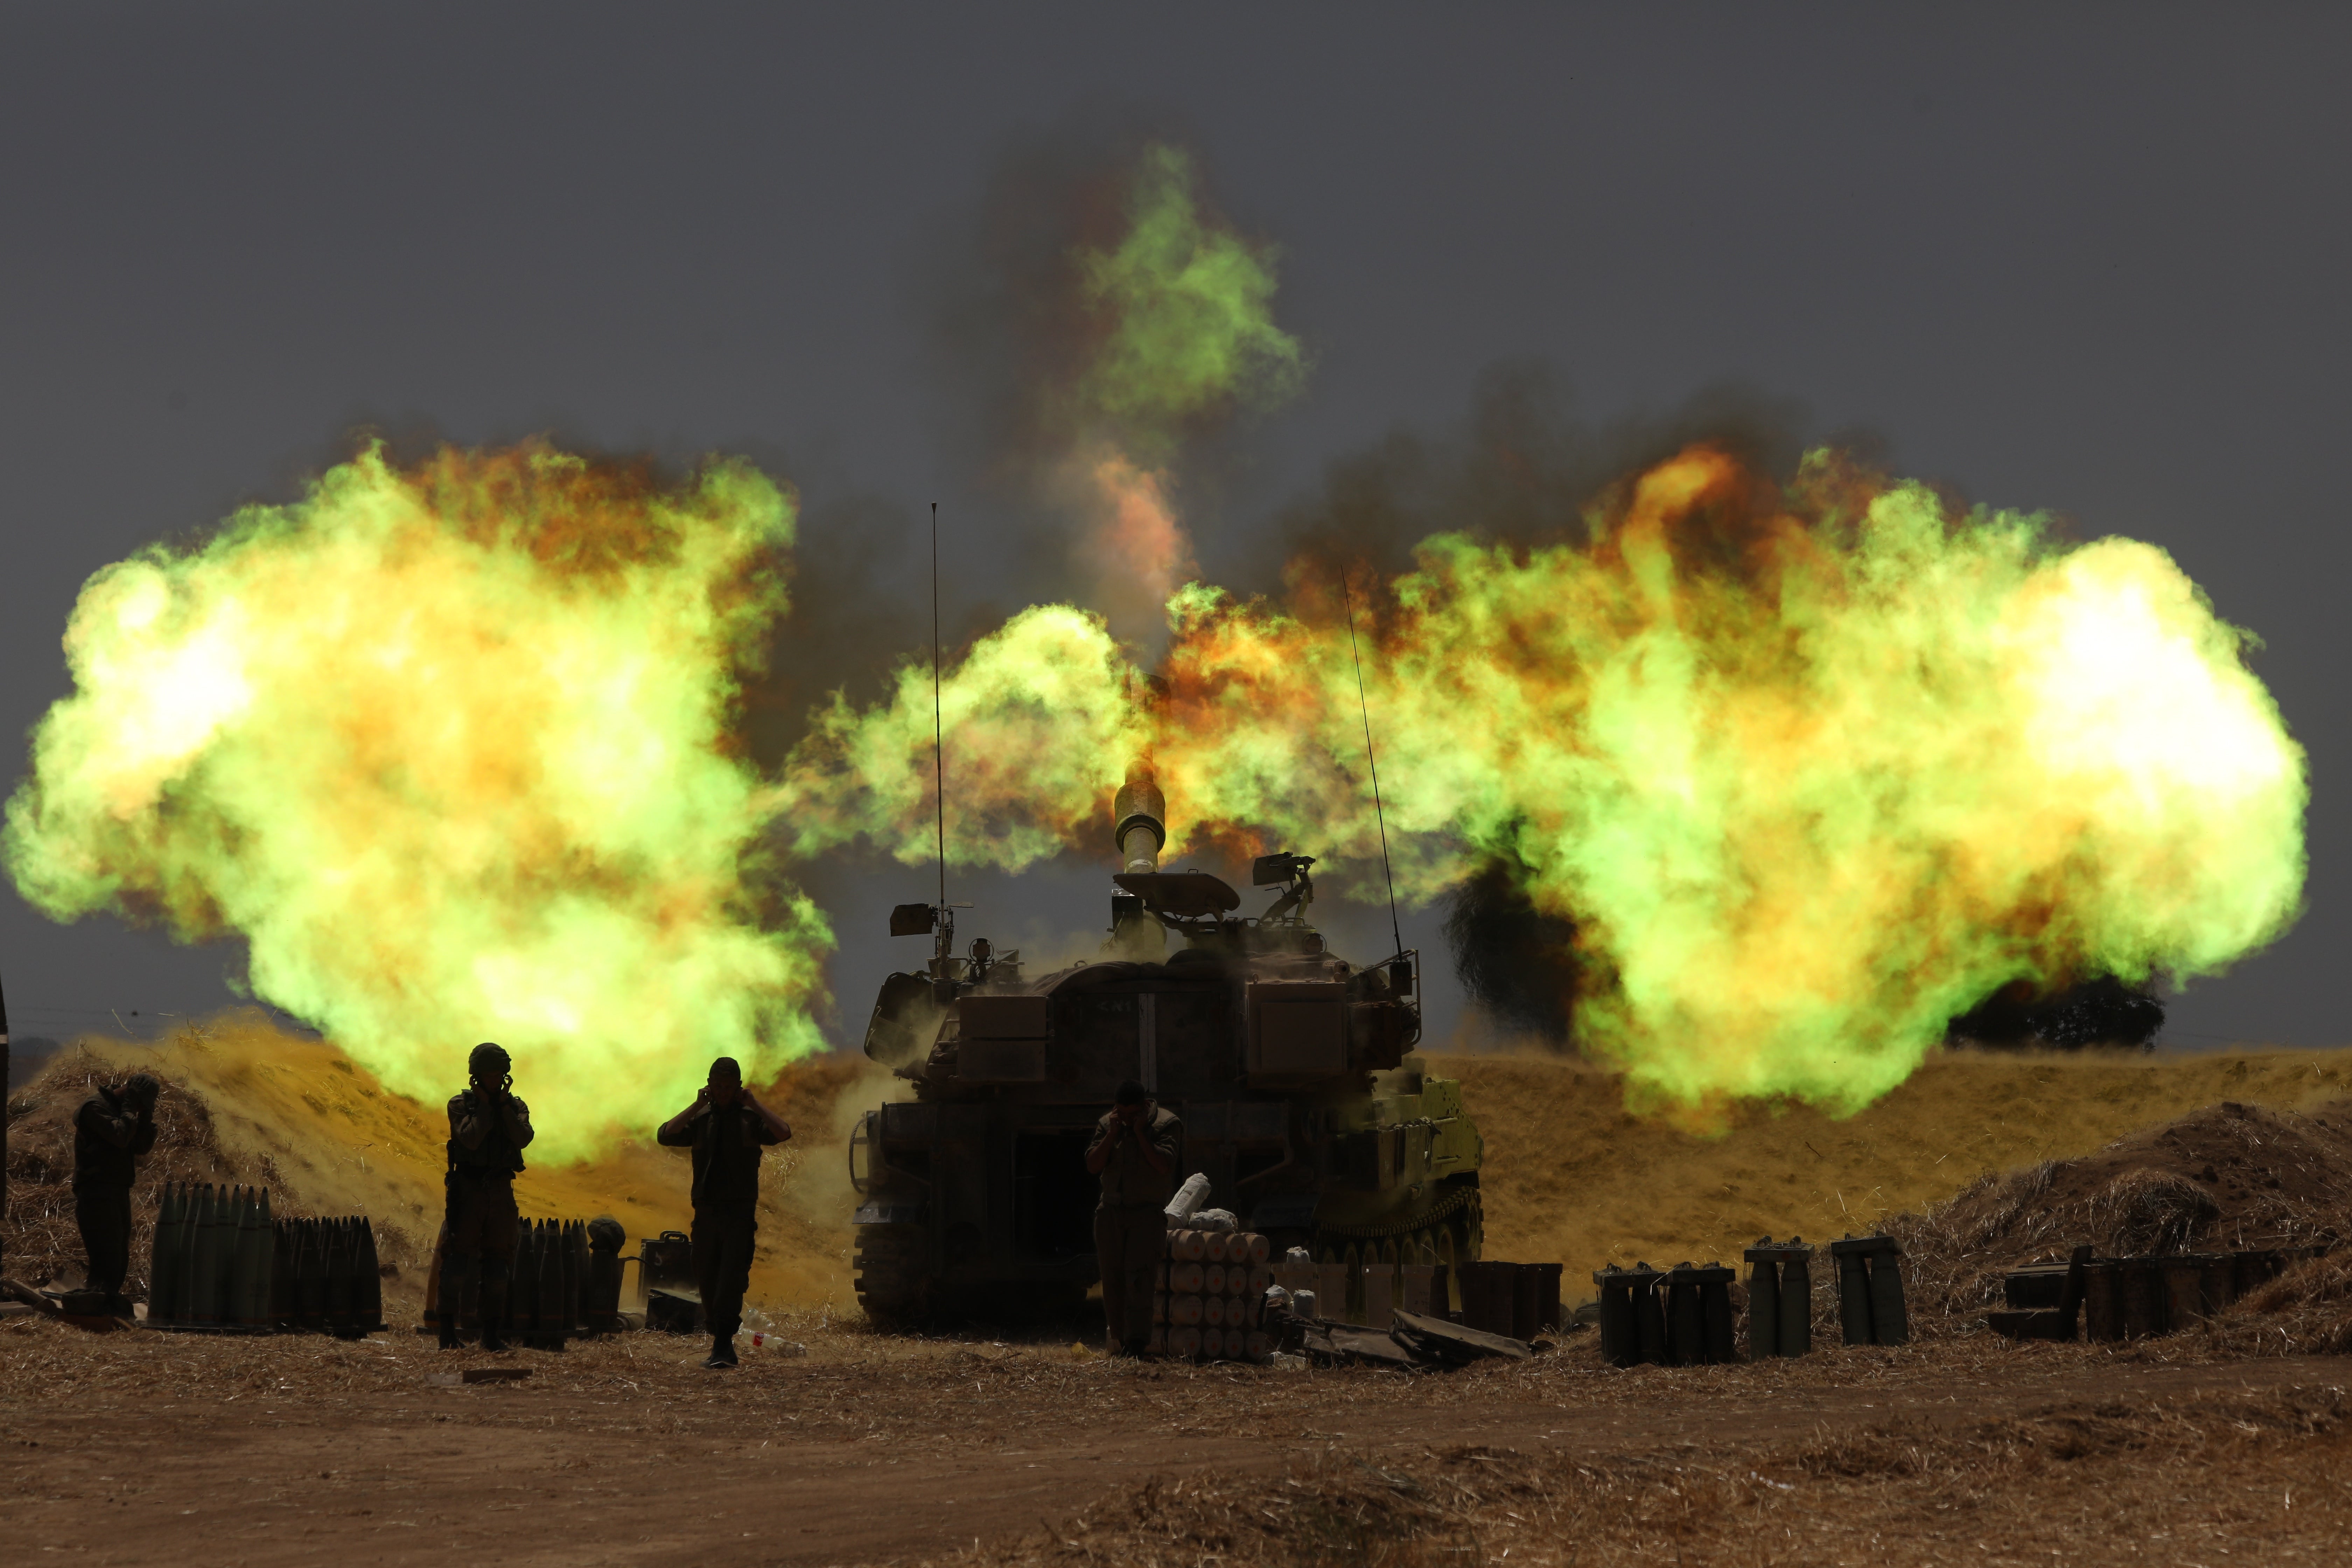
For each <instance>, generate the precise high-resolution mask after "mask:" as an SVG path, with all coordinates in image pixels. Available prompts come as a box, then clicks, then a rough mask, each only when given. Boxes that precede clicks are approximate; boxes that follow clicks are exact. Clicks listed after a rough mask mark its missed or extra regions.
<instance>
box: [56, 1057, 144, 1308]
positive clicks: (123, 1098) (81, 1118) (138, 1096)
mask: <svg viewBox="0 0 2352 1568" xmlns="http://www.w3.org/2000/svg"><path fill="white" fill-rule="evenodd" d="M160 1087H161V1086H160V1085H158V1084H157V1083H156V1081H155V1080H154V1079H152V1078H150V1077H148V1076H147V1075H146V1074H145V1073H143V1072H142V1073H138V1074H135V1075H133V1076H132V1077H131V1079H130V1080H129V1081H127V1082H124V1083H120V1084H114V1085H109V1086H103V1087H101V1088H100V1089H99V1091H98V1092H97V1093H96V1094H93V1095H91V1096H90V1097H89V1099H88V1100H83V1101H82V1102H81V1109H80V1110H77V1111H75V1112H74V1173H73V1194H74V1220H75V1222H76V1223H77V1224H79V1226H80V1227H81V1245H82V1251H83V1253H84V1254H85V1255H86V1256H87V1257H88V1258H89V1269H88V1271H87V1272H85V1273H84V1275H83V1276H82V1282H83V1284H84V1286H85V1287H86V1288H88V1289H92V1290H103V1291H104V1292H106V1310H107V1311H108V1312H109V1313H110V1314H112V1315H113V1316H115V1317H118V1318H127V1317H129V1316H130V1315H131V1299H130V1298H129V1297H128V1296H126V1295H124V1294H123V1293H122V1283H123V1281H124V1280H125V1279H129V1278H130V1275H131V1183H132V1182H134V1181H136V1180H137V1179H138V1175H139V1166H140V1164H141V1163H142V1162H143V1161H144V1160H145V1159H146V1158H147V1154H148V1152H149V1151H150V1150H152V1149H153V1148H154V1147H155V1096H156V1093H157V1092H158V1090H159V1089H160Z"/></svg>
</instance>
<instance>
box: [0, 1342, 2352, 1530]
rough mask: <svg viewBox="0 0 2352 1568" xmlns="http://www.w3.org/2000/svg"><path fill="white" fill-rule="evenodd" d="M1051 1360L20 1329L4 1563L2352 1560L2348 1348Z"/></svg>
mask: <svg viewBox="0 0 2352 1568" xmlns="http://www.w3.org/2000/svg"><path fill="white" fill-rule="evenodd" d="M1074 1329H1075V1325H1073V1326H1070V1328H1069V1329H1066V1330H1064V1331H1055V1333H1054V1334H1053V1335H1052V1336H1051V1337H1046V1336H1044V1335H1039V1336H1035V1337H1033V1338H1032V1339H1030V1340H1029V1341H1027V1342H1007V1341H1003V1340H992V1339H989V1338H986V1337H982V1336H977V1335H971V1334H967V1335H964V1336H961V1337H957V1338H948V1337H942V1338H934V1339H925V1340H915V1339H894V1338H885V1337H882V1336H878V1335H876V1334H873V1333H871V1332H868V1331H865V1330H864V1329H863V1328H862V1327H859V1326H856V1325H854V1324H841V1323H837V1322H835V1321H830V1320H827V1319H824V1318H821V1317H812V1318H805V1319H799V1320H794V1321H790V1322H788V1323H787V1324H786V1325H785V1332H786V1333H787V1334H789V1335H791V1336H793V1338H795V1339H797V1340H799V1341H800V1342H802V1343H803V1344H804V1345H805V1346H806V1352H805V1353H804V1354H799V1355H779V1354H776V1353H772V1352H752V1353H750V1354H748V1355H747V1358H746V1362H745V1365H744V1366H743V1368H742V1369H741V1370H740V1371H739V1372H736V1373H709V1372H705V1371H703V1370H702V1369H701V1368H700V1367H699V1365H698V1355H699V1352H700V1349H701V1346H700V1345H699V1344H698V1343H696V1342H687V1341H681V1340H674V1339H670V1338H668V1337H667V1336H659V1335H651V1334H635V1335H628V1336H624V1337H621V1338H618V1339H614V1340H610V1341H604V1342H595V1343H590V1344H583V1345H577V1346H574V1347H573V1348H572V1349H571V1350H570V1351H567V1352H562V1353H552V1352H514V1353H511V1354H509V1355H507V1356H503V1357H500V1358H497V1364H501V1365H517V1366H525V1367H528V1368H530V1372H531V1376H530V1378H529V1380H528V1381H525V1382H523V1383H520V1384H504V1385H499V1384H486V1385H467V1384H462V1383H460V1382H458V1381H457V1373H458V1371H459V1369H461V1368H463V1367H466V1366H472V1365H483V1364H489V1358H485V1357H483V1356H481V1355H480V1354H479V1353H478V1352H450V1353H448V1354H443V1353H442V1352H437V1351H436V1350H434V1349H432V1348H430V1346H429V1342H426V1341H425V1340H423V1339H421V1338H420V1337H418V1336H416V1335H415V1334H413V1333H406V1332H395V1333H389V1334H385V1335H380V1336H377V1337H376V1338H375V1339H373V1340H370V1341H364V1342H356V1343H341V1342H333V1341H329V1340H324V1339H319V1338H300V1337H290V1336H289V1337H279V1338H272V1339H254V1340H238V1339H204V1338H195V1337H188V1336H175V1335H164V1334H156V1333H152V1332H148V1331H123V1332H117V1333H112V1334H106V1335H89V1334H84V1333H81V1332H79V1331H75V1330H72V1329H69V1328H67V1327H64V1326H62V1325H58V1324H54V1323H50V1322H47V1321H30V1320H23V1319H18V1320H12V1321H8V1322H6V1323H5V1324H0V1452H5V1454H6V1455H7V1463H6V1465H5V1468H0V1539H5V1540H6V1541H7V1542H10V1544H11V1546H12V1548H14V1549H15V1550H12V1552H11V1553H10V1556H11V1560H12V1561H15V1562H23V1563H31V1562H35V1561H42V1560H47V1558H48V1557H49V1556H51V1555H52V1554H56V1555H59V1556H64V1557H69V1558H71V1559H72V1560H75V1561H80V1562H88V1563H125V1564H131V1563H174V1564H182V1563H255V1564H270V1563H288V1564H292V1563H303V1564H310V1563H328V1562H332V1563H435V1564H441V1563H449V1562H463V1561H478V1560H480V1559H481V1558H483V1557H484V1556H485V1555H486V1554H487V1555H488V1556H491V1557H494V1558H495V1559H496V1560H498V1561H500V1562H505V1563H538V1562H551V1563H552V1562H562V1563H572V1564H603V1563H701V1564H730V1563H908V1562H919V1561H943V1560H950V1559H957V1558H961V1559H965V1560H970V1561H972V1562H975V1563H1001V1562H1015V1561H1041V1560H1055V1561H1059V1560H1062V1559H1064V1558H1066V1559H1068V1560H1069V1561H1071V1562H1073V1563H1076V1562H1078V1561H1080V1560H1082V1559H1083V1560H1086V1561H1090V1562H1146V1561H1150V1562H1160V1561H1165V1562H1168V1563H1176V1562H1180V1561H1181V1562H1185V1563H1197V1562H1202V1561H1208V1560H1215V1561H1221V1562H1229V1563H1260V1562H1263V1563H1302V1562H1326V1561H1328V1562H1334V1563H1338V1562H1380V1563H1424V1562H1425V1563H1435V1562H1441V1561H1443V1562H1500V1561H1505V1560H1512V1561H1534V1562H1545V1561H1559V1562H1569V1561H1587V1562H1612V1561H1621V1560H1622V1561H1633V1560H1637V1559H1645V1560H1649V1561H1662V1560H1664V1553H1665V1552H1668V1551H1681V1550H1693V1549H1703V1550H1704V1552H1706V1554H1707V1555H1715V1554H1717V1552H1724V1553H1727V1560H1728V1561H1732V1562H1738V1563H1746V1562H1750V1561H1766V1562H1778V1561H1782V1560H1784V1559H1785V1560H1787V1561H1790V1562H1797V1561H1802V1562H1807V1563H1847V1562H1852V1563H1863V1562H1865V1561H1867V1562H1870V1563H1911V1562H1919V1563H1930V1562H1950V1561H1957V1560H1958V1556H1956V1555H1955V1554H1954V1553H1955V1552H1956V1551H1958V1550H1965V1552H1966V1556H1967V1560H1968V1561H1971V1562H1975V1561H1983V1562H2007V1561H2018V1562H2023V1561H2029V1560H2032V1561H2037V1562H2042V1563H2047V1562H2049V1561H2050V1560H2051V1558H2052V1555H2053V1553H2056V1554H2057V1555H2059V1556H2060V1557H2061V1559H2062V1560H2066V1561H2073V1562H2105V1561H2114V1562H2121V1561H2126V1560H2128V1561H2133V1562H2142V1563H2172V1562H2180V1563H2190V1562H2197V1563H2207V1562H2220V1561H2227V1560H2228V1558H2227V1557H2226V1556H2221V1555H2216V1553H2221V1552H2229V1553H2242V1552H2245V1551H2247V1550H2249V1549H2251V1548H2253V1547H2255V1546H2257V1545H2259V1547H2260V1550H2261V1551H2262V1552H2264V1553H2265V1554H2266V1555H2268V1556H2269V1557H2271V1558H2273V1559H2275V1560H2279V1561H2296V1560H2299V1558H2298V1553H2300V1552H2306V1551H2307V1552H2310V1553H2311V1554H2312V1555H2313V1556H2314V1559H2315V1560H2328V1558H2329V1557H2330V1556H2331V1555H2332V1556H2333V1558H2334V1560H2337V1561H2340V1560H2341V1559H2342V1554H2343V1552H2344V1551H2345V1550H2346V1548H2347V1544H2352V1490H2347V1480H2346V1479H2345V1478H2347V1476H2352V1469H2347V1467H2346V1465H2345V1460H2346V1459H2347V1457H2352V1442H2347V1430H2352V1428H2347V1426H2346V1425H2345V1424H2344V1419H2343V1418H2344V1415H2346V1413H2347V1408H2352V1407H2347V1400H2346V1395H2345V1394H2344V1384H2346V1383H2347V1381H2352V1380H2347V1375H2346V1374H2347V1372H2352V1363H2345V1362H2343V1361H2340V1360H2337V1359H2334V1358H2296V1357H2268V1358H2259V1359H2233V1358H2231V1357H2228V1356H2226V1355H2223V1354H2221V1353H2219V1352H2215V1351H2213V1350H2212V1349H2211V1348H2210V1346H2207V1345H2205V1344H2203V1343H2202V1342H2200V1341H2197V1340H2194V1339H2186V1338H2184V1339H2181V1340H2176V1341H2168V1342H2151V1343H2150V1344H2147V1345H2143V1346H2140V1347H2137V1348H2133V1349H2127V1350H2122V1351H2108V1350H2104V1349H2100V1350H2095V1349H2093V1348H2091V1347H2087V1346H2073V1345H2070V1346H2059V1345H2037V1346H2022V1347H2021V1346H2012V1345H2009V1344H2006V1343H2003V1342H1997V1341H1991V1340H1988V1339H1986V1338H1984V1337H1983V1336H1972V1337H1968V1338H1961V1339H1953V1340H1946V1341H1942V1342H1937V1343H1934V1344H1928V1345H1922V1346H1918V1347H1914V1348H1910V1349H1905V1350H1879V1349H1845V1348H1843V1347H1841V1348H1836V1349H1830V1350H1824V1351H1822V1352H1817V1353H1816V1354H1815V1355H1813V1356H1812V1357H1811V1358H1808V1359H1806V1360H1804V1361H1801V1362H1771V1363H1759V1364H1756V1365H1734V1366H1723V1367H1711V1368H1685V1369H1664V1368H1655V1367H1648V1368H1638V1369H1634V1370H1632V1371H1625V1372H1620V1371H1613V1370H1610V1369H1607V1368H1604V1367H1603V1366H1601V1363H1600V1362H1599V1359H1598V1354H1597V1350H1596V1347H1594V1346H1593V1345H1592V1344H1591V1342H1590V1337H1589V1336H1572V1337H1571V1338H1570V1341H1569V1342H1567V1343H1566V1344H1564V1345H1563V1346H1561V1347H1560V1348H1559V1349H1557V1350H1555V1351H1553V1352H1549V1353H1548V1354H1546V1355H1544V1356H1541V1357H1539V1358H1538V1359H1537V1360H1536V1361H1534V1362H1531V1363H1518V1364H1515V1365H1507V1364H1500V1363H1488V1364H1486V1365H1484V1366H1481V1367H1477V1368H1473V1369H1471V1370H1469V1371H1467V1372H1463V1373H1453V1374H1450V1375H1440V1374H1418V1375H1408V1374H1402V1373H1380V1372H1370V1371H1362V1370H1279V1369H1263V1368H1255V1367H1199V1368H1195V1367H1189V1366H1183V1367H1180V1366H1173V1365H1166V1364H1159V1363H1145V1364H1140V1365H1139V1364H1136V1363H1120V1362H1113V1361H1108V1360H1104V1359H1102V1358H1099V1357H1097V1356H1094V1355H1091V1354H1088V1353H1086V1352H1082V1351H1079V1350H1077V1349H1076V1348H1075V1347H1074V1345H1073V1344H1072V1342H1071V1340H1070V1338H1069V1337H1068V1333H1069V1332H1070V1331H1074ZM2217 1444H2219V1445H2221V1446H2222V1447H2226V1448H2227V1450H2228V1452H2227V1453H2226V1454H2219V1453H2217V1452H2216V1451H2215V1447H2214V1446H2215V1445H2217ZM1988 1467H1990V1469H1989V1468H1988ZM1994 1471H1998V1472H1999V1473H1998V1474H1994V1473H1993V1472H1994ZM2037 1500H2039V1502H2040V1504H2041V1505H2042V1506H2035V1505H2036V1502H2037ZM2118 1510H2120V1511H2121V1512H2122V1513H2123V1514H2124V1515H2125V1517H2124V1518H2123V1519H2122V1520H2121V1521H2118V1519H2117V1518H2116V1517H2114V1516H2115V1515H2116V1513H2117V1512H2118ZM1995 1526H1997V1528H1994V1527H1995ZM2119 1529H2121V1530H2123V1531H2125V1533H2122V1534H2118V1533H2117V1531H2118V1530H2119ZM1971 1530H1977V1531H1980V1532H1989V1533H1988V1534H1987V1538H1986V1539H1985V1540H1984V1542H1983V1543H1982V1545H1981V1546H1979V1542H1978V1537H1977V1536H1973V1535H1971V1534H1970V1533H1969V1531H1971ZM2323 1547H2324V1548H2326V1550H2322V1549H2323ZM36 1553H37V1554H38V1556H37V1555H36Z"/></svg>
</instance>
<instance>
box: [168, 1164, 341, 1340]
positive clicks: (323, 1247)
mask: <svg viewBox="0 0 2352 1568" xmlns="http://www.w3.org/2000/svg"><path fill="white" fill-rule="evenodd" d="M148 1278H149V1280H150V1282H151V1283H150V1289H149V1292H148V1294H149V1300H148V1303H147V1321H148V1322H149V1323H150V1324H152V1326H154V1327H156V1328H163V1329H178V1330H187V1331H203V1332H209V1333H248V1334H267V1333H279V1332H289V1333H290V1332H310V1333H331V1334H341V1335H344V1336H346V1337H356V1336H358V1335H361V1334H368V1333H374V1332H376V1331H379V1330H381V1329H382V1328H383V1272H382V1268H381V1265H380V1262H379V1260H378V1258H377V1256H376V1247H375V1227H374V1226H373V1224H371V1223H370V1222H369V1220H368V1218H367V1216H366V1215H346V1216H344V1217H342V1218H340V1219H279V1220H273V1219H272V1218H271V1217H270V1214H269V1194H268V1192H266V1191H264V1190H263V1189H261V1188H258V1187H221V1186H193V1185H188V1184H178V1183H174V1184H166V1185H165V1187H164V1188H163V1206H162V1209H161V1212H160V1213H159V1214H158V1215H157V1216H156V1221H155V1250H154V1256H153V1260H152V1264H151V1266H150V1269H149V1275H148Z"/></svg>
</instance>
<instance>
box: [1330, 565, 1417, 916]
mask: <svg viewBox="0 0 2352 1568" xmlns="http://www.w3.org/2000/svg"><path fill="white" fill-rule="evenodd" d="M1339 596H1340V598H1341V599H1342V600H1344V601H1345V602H1346V603H1347V605H1348V651H1349V653H1350V654H1353V655H1354V656H1355V659H1356V709H1357V710H1358V711H1359V712H1360V713H1361V714H1362V715H1363V716H1364V760H1365V761H1366V762H1368V763H1370V764H1371V765H1372V816H1373V819H1374V820H1375V821H1377V822H1379V823H1380V825H1381V875H1383V876H1385V877H1386V878H1387V879H1389V934H1390V935H1391V936H1393V937H1394V938H1396V950H1397V951H1398V952H1403V951H1404V928H1403V926H1402V925H1400V924H1399V923H1398V921H1397V905H1396V868H1394V867H1393V866H1391V865H1390V864H1389V816H1388V812H1387V811H1386V810H1385V809H1384V808H1383V807H1382V806H1381V759H1380V758H1379V757H1378V756H1377V755H1375V754H1374V753H1373V752H1372V705H1371V702H1370V700H1368V699H1367V698H1366V697H1365V696H1364V650H1363V649H1362V648H1360V647H1357V646H1356V596H1355V595H1354V594H1352V593H1350V592H1349V589H1348V574H1347V573H1346V572H1345V571H1342V572H1341V573H1340V574H1339Z"/></svg>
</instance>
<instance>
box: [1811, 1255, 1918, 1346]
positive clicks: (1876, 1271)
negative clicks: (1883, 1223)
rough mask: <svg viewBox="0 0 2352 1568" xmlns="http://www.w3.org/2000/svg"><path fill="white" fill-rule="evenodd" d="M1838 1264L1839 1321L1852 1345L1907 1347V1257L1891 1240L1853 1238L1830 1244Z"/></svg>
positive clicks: (1908, 1332)
mask: <svg viewBox="0 0 2352 1568" xmlns="http://www.w3.org/2000/svg"><path fill="white" fill-rule="evenodd" d="M1830 1255H1831V1256H1832V1258H1836V1259H1837V1266H1838V1321H1839V1324H1840V1325H1841V1326H1842V1327H1843V1329H1844V1331H1845V1342H1846V1343H1848V1344H1850V1345H1907V1344H1909V1343H1910V1342H1911V1319H1910V1314H1909V1313H1908V1311H1907V1310H1906V1309H1905V1307H1904V1304H1903V1261H1902V1260H1903V1253H1902V1249H1901V1248H1900V1247H1896V1246H1895V1238H1894V1237H1891V1236H1859V1237H1856V1236H1849V1237H1845V1238H1844V1239H1843V1240H1842V1241H1832V1242H1831V1243H1830Z"/></svg>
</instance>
